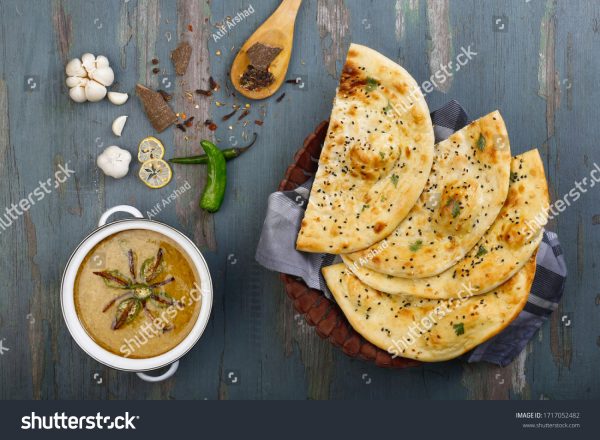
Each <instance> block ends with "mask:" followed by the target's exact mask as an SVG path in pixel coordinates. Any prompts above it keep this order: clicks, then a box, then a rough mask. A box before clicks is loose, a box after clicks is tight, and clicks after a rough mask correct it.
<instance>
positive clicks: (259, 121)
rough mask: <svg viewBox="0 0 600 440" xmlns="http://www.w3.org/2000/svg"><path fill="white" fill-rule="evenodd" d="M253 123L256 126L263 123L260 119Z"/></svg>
mask: <svg viewBox="0 0 600 440" xmlns="http://www.w3.org/2000/svg"><path fill="white" fill-rule="evenodd" d="M254 123H255V124H256V125H263V124H264V123H265V122H264V121H261V120H260V119H257V120H256V121H254Z"/></svg>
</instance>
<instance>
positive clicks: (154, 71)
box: [152, 67, 160, 74]
mask: <svg viewBox="0 0 600 440" xmlns="http://www.w3.org/2000/svg"><path fill="white" fill-rule="evenodd" d="M158 72H160V69H159V68H158V67H155V68H154V69H152V73H154V74H157V73H158Z"/></svg>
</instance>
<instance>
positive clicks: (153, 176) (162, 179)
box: [139, 159, 173, 188]
mask: <svg viewBox="0 0 600 440" xmlns="http://www.w3.org/2000/svg"><path fill="white" fill-rule="evenodd" d="M139 176H140V179H141V180H142V182H144V185H146V186H147V187H148V188H162V187H163V186H165V185H166V184H168V183H169V182H170V181H171V177H173V172H172V171H171V167H170V166H169V164H168V163H167V162H165V161H164V160H162V159H150V160H147V161H146V162H144V163H143V164H142V166H141V167H140V172H139Z"/></svg>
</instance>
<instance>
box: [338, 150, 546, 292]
mask: <svg viewBox="0 0 600 440" xmlns="http://www.w3.org/2000/svg"><path fill="white" fill-rule="evenodd" d="M549 204H550V200H549V196H548V184H547V182H546V176H545V175H544V164H543V163H542V159H541V157H540V154H539V152H538V150H530V151H528V152H526V153H523V154H521V155H519V156H516V157H514V158H513V159H512V163H511V169H510V186H509V190H508V197H507V198H506V201H505V202H504V206H503V207H502V210H501V211H500V214H499V215H498V217H497V218H496V221H495V222H494V223H493V224H492V226H491V228H490V229H488V231H487V232H486V233H485V234H484V236H483V237H481V240H479V242H478V243H477V244H476V245H475V246H474V247H473V249H471V250H470V251H469V252H468V253H467V255H466V256H465V257H464V258H463V259H462V260H460V261H459V262H458V263H457V264H456V265H455V266H452V267H450V268H449V269H447V270H446V271H444V272H442V273H441V274H439V275H435V276H433V277H427V278H413V279H410V278H400V277H394V276H391V275H385V274H382V273H379V272H375V271H373V270H370V269H367V268H366V267H364V266H361V265H360V264H357V263H356V262H353V261H352V260H350V259H349V258H348V257H346V256H342V258H343V259H344V262H345V263H346V265H347V266H348V268H349V269H350V270H351V271H352V272H353V273H354V275H356V276H357V277H358V278H359V279H360V280H361V281H362V282H363V283H365V284H367V285H369V286H370V287H372V288H374V289H377V290H379V291H381V292H386V293H391V294H408V295H413V296H417V297H421V298H431V299H447V298H456V297H458V295H459V294H460V293H461V292H464V291H465V290H469V292H470V293H471V294H473V295H481V294H483V293H486V292H489V291H490V290H493V289H495V288H496V287H498V286H499V285H500V284H502V283H504V282H505V281H506V280H508V279H509V278H511V277H512V276H513V275H514V274H515V273H516V272H517V271H518V270H519V269H521V267H523V265H525V263H526V262H527V261H528V260H529V258H530V257H531V255H532V254H533V252H535V250H536V249H537V248H538V246H539V244H540V242H541V241H542V230H543V226H544V225H545V224H546V220H547V210H548V206H549Z"/></svg>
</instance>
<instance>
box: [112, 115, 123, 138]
mask: <svg viewBox="0 0 600 440" xmlns="http://www.w3.org/2000/svg"><path fill="white" fill-rule="evenodd" d="M125 122H127V116H125V115H123V116H119V117H118V118H117V119H115V120H114V121H113V123H112V131H113V133H114V134H115V136H119V137H120V136H121V133H122V132H123V127H125Z"/></svg>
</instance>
